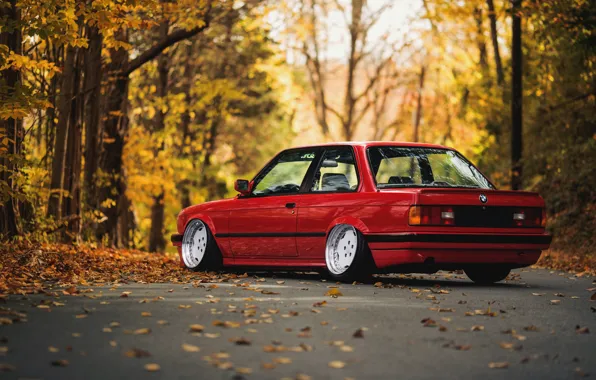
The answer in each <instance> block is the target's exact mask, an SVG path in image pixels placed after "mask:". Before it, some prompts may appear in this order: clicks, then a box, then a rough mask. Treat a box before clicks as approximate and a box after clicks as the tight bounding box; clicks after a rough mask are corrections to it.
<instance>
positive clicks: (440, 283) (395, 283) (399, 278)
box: [242, 271, 550, 290]
mask: <svg viewBox="0 0 596 380" xmlns="http://www.w3.org/2000/svg"><path fill="white" fill-rule="evenodd" d="M242 273H247V274H248V275H249V276H254V277H260V278H269V279H277V280H298V281H302V282H311V281H317V282H318V281H326V282H328V283H330V284H333V283H335V282H334V281H333V280H331V279H328V278H326V277H325V276H324V275H322V274H320V273H318V272H300V271H296V272H294V271H290V272H288V271H279V272H278V271H243V272H242ZM438 273H439V274H438V275H436V274H432V275H428V274H417V273H415V274H405V275H400V274H379V275H373V276H371V277H370V278H368V279H366V280H363V281H358V282H357V283H356V284H357V285H370V286H375V284H377V283H379V282H381V283H382V284H379V285H378V286H379V287H385V288H386V287H428V288H461V289H466V288H493V289H528V290H541V289H542V290H548V289H549V288H550V287H548V286H544V285H540V286H538V285H532V284H529V283H526V282H517V281H519V280H513V281H516V282H511V280H509V281H507V282H497V283H494V284H489V285H486V284H476V283H474V282H472V281H471V280H468V279H467V278H465V275H461V274H456V273H452V272H438ZM449 275H450V276H453V278H445V277H444V276H449ZM434 276H438V277H439V278H437V277H434ZM456 276H459V278H458V277H456Z"/></svg>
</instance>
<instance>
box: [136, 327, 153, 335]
mask: <svg viewBox="0 0 596 380" xmlns="http://www.w3.org/2000/svg"><path fill="white" fill-rule="evenodd" d="M133 334H135V335H147V334H151V329H149V328H146V327H145V328H142V329H136V330H135V331H134V332H133Z"/></svg>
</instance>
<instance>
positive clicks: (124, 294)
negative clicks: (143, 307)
mask: <svg viewBox="0 0 596 380" xmlns="http://www.w3.org/2000/svg"><path fill="white" fill-rule="evenodd" d="M130 294H132V292H122V294H120V297H121V298H126V297H128V296H129V295H130Z"/></svg>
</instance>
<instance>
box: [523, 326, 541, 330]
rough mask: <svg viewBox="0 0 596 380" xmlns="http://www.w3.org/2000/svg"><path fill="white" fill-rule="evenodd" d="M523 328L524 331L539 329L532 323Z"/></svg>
mask: <svg viewBox="0 0 596 380" xmlns="http://www.w3.org/2000/svg"><path fill="white" fill-rule="evenodd" d="M524 330H525V331H540V329H539V328H538V327H536V326H534V325H529V326H526V327H524Z"/></svg>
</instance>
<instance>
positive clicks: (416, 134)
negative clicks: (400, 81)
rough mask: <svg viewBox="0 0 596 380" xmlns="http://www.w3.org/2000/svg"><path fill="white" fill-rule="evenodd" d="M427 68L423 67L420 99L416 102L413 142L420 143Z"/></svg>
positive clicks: (419, 82)
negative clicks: (423, 93) (423, 92)
mask: <svg viewBox="0 0 596 380" xmlns="http://www.w3.org/2000/svg"><path fill="white" fill-rule="evenodd" d="M425 72H426V68H425V67H424V66H422V68H421V69H420V76H419V77H418V99H417V100H416V115H415V116H414V136H413V139H412V141H413V142H418V141H419V139H420V120H421V118H422V91H423V90H424V75H425Z"/></svg>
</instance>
